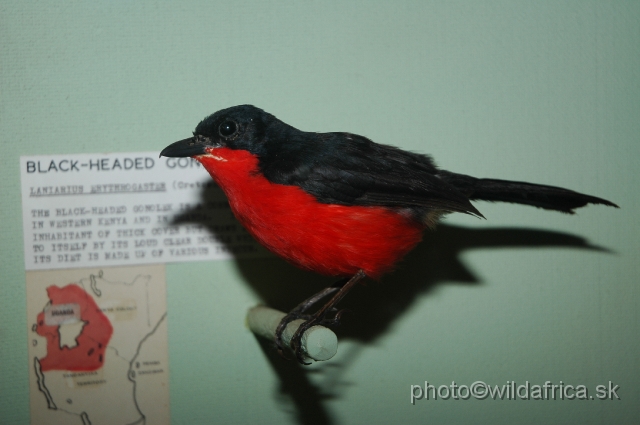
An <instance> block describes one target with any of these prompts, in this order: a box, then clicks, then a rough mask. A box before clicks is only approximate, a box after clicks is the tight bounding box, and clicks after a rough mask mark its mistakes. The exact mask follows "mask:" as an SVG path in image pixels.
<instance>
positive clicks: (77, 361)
mask: <svg viewBox="0 0 640 425" xmlns="http://www.w3.org/2000/svg"><path fill="white" fill-rule="evenodd" d="M47 295H48V296H49V299H50V300H51V304H52V305H56V304H71V303H76V304H79V305H80V320H82V321H84V322H85V325H84V327H83V328H82V332H81V333H80V335H78V337H77V338H76V342H77V345H76V346H75V347H73V348H69V347H67V346H66V345H65V346H64V347H62V348H61V347H60V332H59V329H58V328H59V326H57V325H56V326H47V325H46V324H45V321H44V311H43V312H42V313H40V314H38V326H37V328H36V332H37V333H38V335H40V336H43V337H45V338H47V355H46V356H45V357H44V358H42V359H40V368H41V370H42V371H43V372H46V371H48V370H72V371H84V372H89V371H93V370H96V369H99V368H101V367H102V365H103V364H104V351H105V349H106V348H107V344H108V343H109V340H110V339H111V335H112V334H113V327H112V326H111V323H110V322H109V319H108V318H107V316H105V315H104V314H103V313H102V311H101V310H100V307H98V305H97V304H96V303H95V301H94V300H93V298H91V296H90V295H89V294H87V293H86V292H85V291H84V289H82V288H81V287H80V286H78V285H74V284H70V285H67V286H65V287H63V288H59V287H57V286H49V287H48V288H47Z"/></svg>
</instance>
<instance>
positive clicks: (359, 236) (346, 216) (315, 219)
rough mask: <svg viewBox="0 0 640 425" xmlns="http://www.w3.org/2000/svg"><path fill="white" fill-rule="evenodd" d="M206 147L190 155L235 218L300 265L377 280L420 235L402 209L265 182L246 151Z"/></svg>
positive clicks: (416, 224)
mask: <svg viewBox="0 0 640 425" xmlns="http://www.w3.org/2000/svg"><path fill="white" fill-rule="evenodd" d="M207 152H208V153H207V154H206V155H200V156H196V157H195V158H196V159H197V160H198V161H199V162H200V163H201V164H202V165H203V166H204V168H205V169H206V170H207V171H208V172H209V174H211V176H212V177H213V179H214V180H215V181H216V183H217V184H218V185H219V186H220V187H221V188H222V190H223V191H224V192H225V194H226V195H227V198H228V199H229V204H230V206H231V210H232V211H233V213H234V215H235V216H236V218H237V219H238V220H239V221H240V222H241V223H242V225H243V226H244V227H245V228H246V229H247V230H248V231H249V233H251V234H252V235H253V237H255V238H256V239H257V240H258V241H259V242H261V243H262V244H263V245H265V246H266V247H267V248H268V249H269V250H271V251H273V252H274V253H276V254H278V255H280V256H282V257H284V258H285V259H287V260H288V261H290V262H291V263H293V264H295V265H297V266H298V267H301V268H303V269H307V270H311V271H315V272H317V273H321V274H325V275H331V276H338V275H341V276H342V275H344V276H350V275H354V274H355V273H357V272H358V270H363V271H364V272H365V273H366V274H367V275H368V276H370V277H373V278H379V277H380V276H381V275H382V274H383V273H385V272H387V271H390V270H391V269H392V268H393V266H394V265H395V263H396V262H397V261H398V260H400V259H401V258H402V257H403V256H404V255H405V254H406V253H407V252H409V251H410V250H411V249H412V248H413V247H414V246H415V245H416V244H417V243H418V242H420V240H421V239H422V232H423V230H424V225H423V224H421V223H419V222H417V221H416V220H414V219H412V218H411V217H410V215H409V214H408V213H407V214H404V213H402V212H401V210H398V209H395V210H394V209H390V208H386V207H369V206H346V205H335V204H327V203H320V202H318V201H317V199H316V198H315V197H314V196H312V195H310V194H309V193H307V192H305V191H304V190H303V189H302V188H300V187H298V186H294V185H283V184H277V183H272V182H271V181H269V180H267V179H266V178H265V177H264V176H263V175H262V174H261V173H260V170H259V168H258V158H257V157H256V156H255V155H253V154H251V153H250V152H248V151H246V150H241V149H229V148H226V147H221V148H208V149H207Z"/></svg>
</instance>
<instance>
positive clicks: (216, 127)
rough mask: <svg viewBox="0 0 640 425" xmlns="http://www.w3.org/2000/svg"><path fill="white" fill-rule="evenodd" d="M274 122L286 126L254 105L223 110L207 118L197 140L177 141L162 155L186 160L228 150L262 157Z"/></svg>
mask: <svg viewBox="0 0 640 425" xmlns="http://www.w3.org/2000/svg"><path fill="white" fill-rule="evenodd" d="M274 123H277V124H276V125H278V124H281V125H284V123H282V122H281V121H279V120H278V119H276V118H275V117H274V116H273V115H271V114H268V113H267V112H265V111H263V110H262V109H260V108H256V107H255V106H252V105H240V106H233V107H231V108H227V109H222V110H220V111H218V112H216V113H215V114H213V115H209V116H208V117H207V118H205V119H203V120H202V121H201V122H200V124H198V126H197V127H196V130H195V131H194V132H193V137H190V138H188V139H184V140H180V141H178V142H175V143H173V144H171V145H169V146H167V147H166V148H164V150H163V151H162V152H161V153H160V156H171V157H186V156H196V155H203V154H206V153H207V151H206V149H207V148H219V147H228V148H231V149H244V150H248V151H249V152H252V153H254V154H259V153H260V151H261V150H262V145H263V143H264V141H265V139H266V132H267V129H268V128H269V127H270V126H271V125H272V124H274Z"/></svg>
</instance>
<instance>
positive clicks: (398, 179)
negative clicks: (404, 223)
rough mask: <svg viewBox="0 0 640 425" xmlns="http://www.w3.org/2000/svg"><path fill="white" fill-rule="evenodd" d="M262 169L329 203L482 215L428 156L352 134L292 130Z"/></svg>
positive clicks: (274, 144)
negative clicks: (441, 176) (439, 174)
mask: <svg viewBox="0 0 640 425" xmlns="http://www.w3.org/2000/svg"><path fill="white" fill-rule="evenodd" d="M271 143H272V145H271V146H270V148H269V149H268V152H269V158H261V171H262V173H263V174H264V175H265V177H267V178H268V179H269V180H271V181H273V182H274V183H280V184H286V185H296V186H299V187H301V188H302V189H303V190H305V191H306V192H308V193H310V194H312V195H313V196H315V197H316V198H317V199H318V201H320V202H322V203H328V204H339V205H361V206H385V207H397V208H408V209H410V210H412V211H414V212H416V213H417V214H418V215H420V216H422V215H423V214H425V213H428V212H430V211H440V212H462V213H467V214H473V215H477V216H482V214H480V212H479V211H478V210H477V209H476V208H475V207H474V206H473V205H472V204H471V203H470V202H469V199H468V198H467V197H466V196H464V195H463V194H462V193H461V192H460V191H458V190H457V189H456V188H455V187H454V186H453V185H451V184H449V183H447V182H445V181H444V180H442V179H441V178H440V177H438V169H437V168H436V167H435V165H434V163H433V161H432V160H431V158H430V157H428V156H426V155H420V154H416V153H412V152H406V151H403V150H401V149H398V148H395V147H393V146H387V145H381V144H378V143H375V142H373V141H371V140H369V139H367V138H365V137H362V136H358V135H355V134H350V133H303V132H299V133H294V134H289V135H288V137H287V140H286V141H283V140H279V141H273V140H272V141H271Z"/></svg>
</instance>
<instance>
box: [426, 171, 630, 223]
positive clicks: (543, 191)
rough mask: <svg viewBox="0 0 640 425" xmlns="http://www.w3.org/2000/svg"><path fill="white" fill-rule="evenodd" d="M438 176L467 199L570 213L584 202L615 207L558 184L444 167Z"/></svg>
mask: <svg viewBox="0 0 640 425" xmlns="http://www.w3.org/2000/svg"><path fill="white" fill-rule="evenodd" d="M438 176H439V177H440V178H441V179H442V180H444V181H445V182H447V183H449V184H451V185H452V186H454V187H455V188H456V189H458V190H459V191H460V192H461V193H463V194H464V195H465V196H467V197H468V198H469V199H470V200H482V201H491V202H511V203H516V204H525V205H532V206H534V207H538V208H544V209H547V210H555V211H561V212H564V213H568V214H573V213H574V212H575V211H574V209H576V208H580V207H584V206H585V205H587V204H602V205H608V206H611V207H616V208H618V206H617V205H616V204H614V203H613V202H611V201H607V200H606V199H602V198H597V197H595V196H591V195H585V194H582V193H578V192H574V191H573V190H569V189H563V188H561V187H555V186H546V185H541V184H532V183H525V182H517V181H509V180H497V179H479V178H475V177H471V176H466V175H464V174H456V173H452V172H449V171H444V170H442V171H439V172H438Z"/></svg>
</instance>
